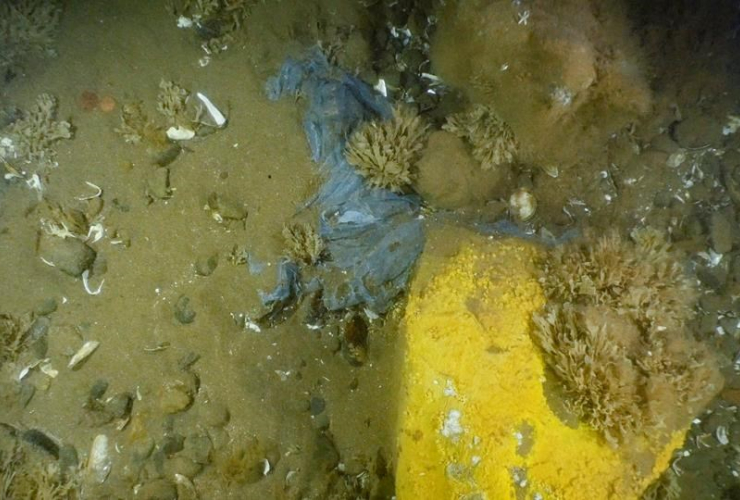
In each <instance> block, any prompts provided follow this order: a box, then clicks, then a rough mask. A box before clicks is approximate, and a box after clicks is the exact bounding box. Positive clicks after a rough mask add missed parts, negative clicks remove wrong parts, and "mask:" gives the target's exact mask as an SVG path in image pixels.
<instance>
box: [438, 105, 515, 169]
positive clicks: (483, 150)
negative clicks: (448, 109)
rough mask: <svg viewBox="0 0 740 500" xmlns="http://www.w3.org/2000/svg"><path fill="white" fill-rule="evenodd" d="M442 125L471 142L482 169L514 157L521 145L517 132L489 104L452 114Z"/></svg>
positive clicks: (491, 167)
mask: <svg viewBox="0 0 740 500" xmlns="http://www.w3.org/2000/svg"><path fill="white" fill-rule="evenodd" d="M442 128H443V129H444V130H447V131H448V132H452V133H453V134H455V135H457V136H458V137H460V138H461V139H464V140H466V141H467V142H468V143H469V144H470V146H471V148H472V153H473V158H475V159H476V160H477V161H478V162H480V164H481V168H483V170H491V169H493V168H496V167H497V166H499V165H502V164H506V163H511V162H513V161H514V157H515V155H516V152H517V148H518V145H517V142H516V138H515V137H514V132H513V131H512V130H511V127H509V125H508V124H507V123H506V122H504V121H503V120H502V119H501V118H499V116H498V115H497V114H496V113H495V112H494V111H493V110H492V109H491V108H489V107H488V106H483V105H481V104H477V105H476V106H474V107H473V109H472V110H471V111H469V112H466V113H456V114H454V115H451V116H449V117H448V118H447V123H445V124H444V125H443V126H442Z"/></svg>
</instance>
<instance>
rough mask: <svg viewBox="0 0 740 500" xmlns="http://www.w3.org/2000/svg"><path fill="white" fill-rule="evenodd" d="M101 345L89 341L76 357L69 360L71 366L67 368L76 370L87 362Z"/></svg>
mask: <svg viewBox="0 0 740 500" xmlns="http://www.w3.org/2000/svg"><path fill="white" fill-rule="evenodd" d="M99 345H100V342H98V341H97V340H88V341H87V342H85V343H84V344H83V345H82V347H80V350H79V351H77V352H76V353H75V355H74V356H72V359H70V360H69V364H68V365H67V368H70V369H72V370H74V369H75V368H76V367H77V365H79V364H80V363H82V362H83V361H84V360H86V359H87V358H88V357H89V356H90V355H91V354H92V353H93V352H95V349H97V348H98V346H99Z"/></svg>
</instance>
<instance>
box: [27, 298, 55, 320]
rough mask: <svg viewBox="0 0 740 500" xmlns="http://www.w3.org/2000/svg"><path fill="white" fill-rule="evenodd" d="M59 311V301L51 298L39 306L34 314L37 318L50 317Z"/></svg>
mask: <svg viewBox="0 0 740 500" xmlns="http://www.w3.org/2000/svg"><path fill="white" fill-rule="evenodd" d="M56 310H57V300H56V299H55V298H53V297H50V298H48V299H46V300H44V301H43V302H41V303H40V304H38V305H37V306H36V307H35V308H34V310H33V312H34V314H36V315H37V316H48V315H49V314H51V313H53V312H55V311H56Z"/></svg>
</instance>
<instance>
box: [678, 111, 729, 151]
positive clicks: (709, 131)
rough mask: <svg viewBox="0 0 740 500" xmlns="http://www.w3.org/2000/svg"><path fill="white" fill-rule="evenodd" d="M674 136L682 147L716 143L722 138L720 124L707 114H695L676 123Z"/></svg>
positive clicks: (696, 146)
mask: <svg viewBox="0 0 740 500" xmlns="http://www.w3.org/2000/svg"><path fill="white" fill-rule="evenodd" d="M674 138H675V139H676V141H677V142H678V144H679V145H680V146H681V147H683V148H698V147H702V146H706V145H707V144H717V143H719V142H720V141H721V139H722V125H721V124H720V123H717V121H716V120H713V119H712V118H710V117H709V116H706V115H701V114H695V115H693V116H689V117H687V118H686V119H684V120H683V121H681V122H680V123H678V124H677V125H676V127H675V129H674Z"/></svg>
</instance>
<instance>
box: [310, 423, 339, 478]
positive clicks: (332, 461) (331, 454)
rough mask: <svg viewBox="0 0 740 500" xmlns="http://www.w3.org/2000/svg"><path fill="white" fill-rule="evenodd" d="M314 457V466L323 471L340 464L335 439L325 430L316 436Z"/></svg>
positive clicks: (332, 468)
mask: <svg viewBox="0 0 740 500" xmlns="http://www.w3.org/2000/svg"><path fill="white" fill-rule="evenodd" d="M312 458H313V460H312V466H313V467H315V469H317V470H319V471H322V472H329V471H332V470H334V469H336V467H337V465H338V464H339V452H338V451H337V447H336V445H335V444H334V441H333V440H332V439H331V438H330V437H329V436H327V435H326V434H325V433H323V432H322V433H319V434H318V435H317V436H316V442H315V448H314V453H313V457H312Z"/></svg>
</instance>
